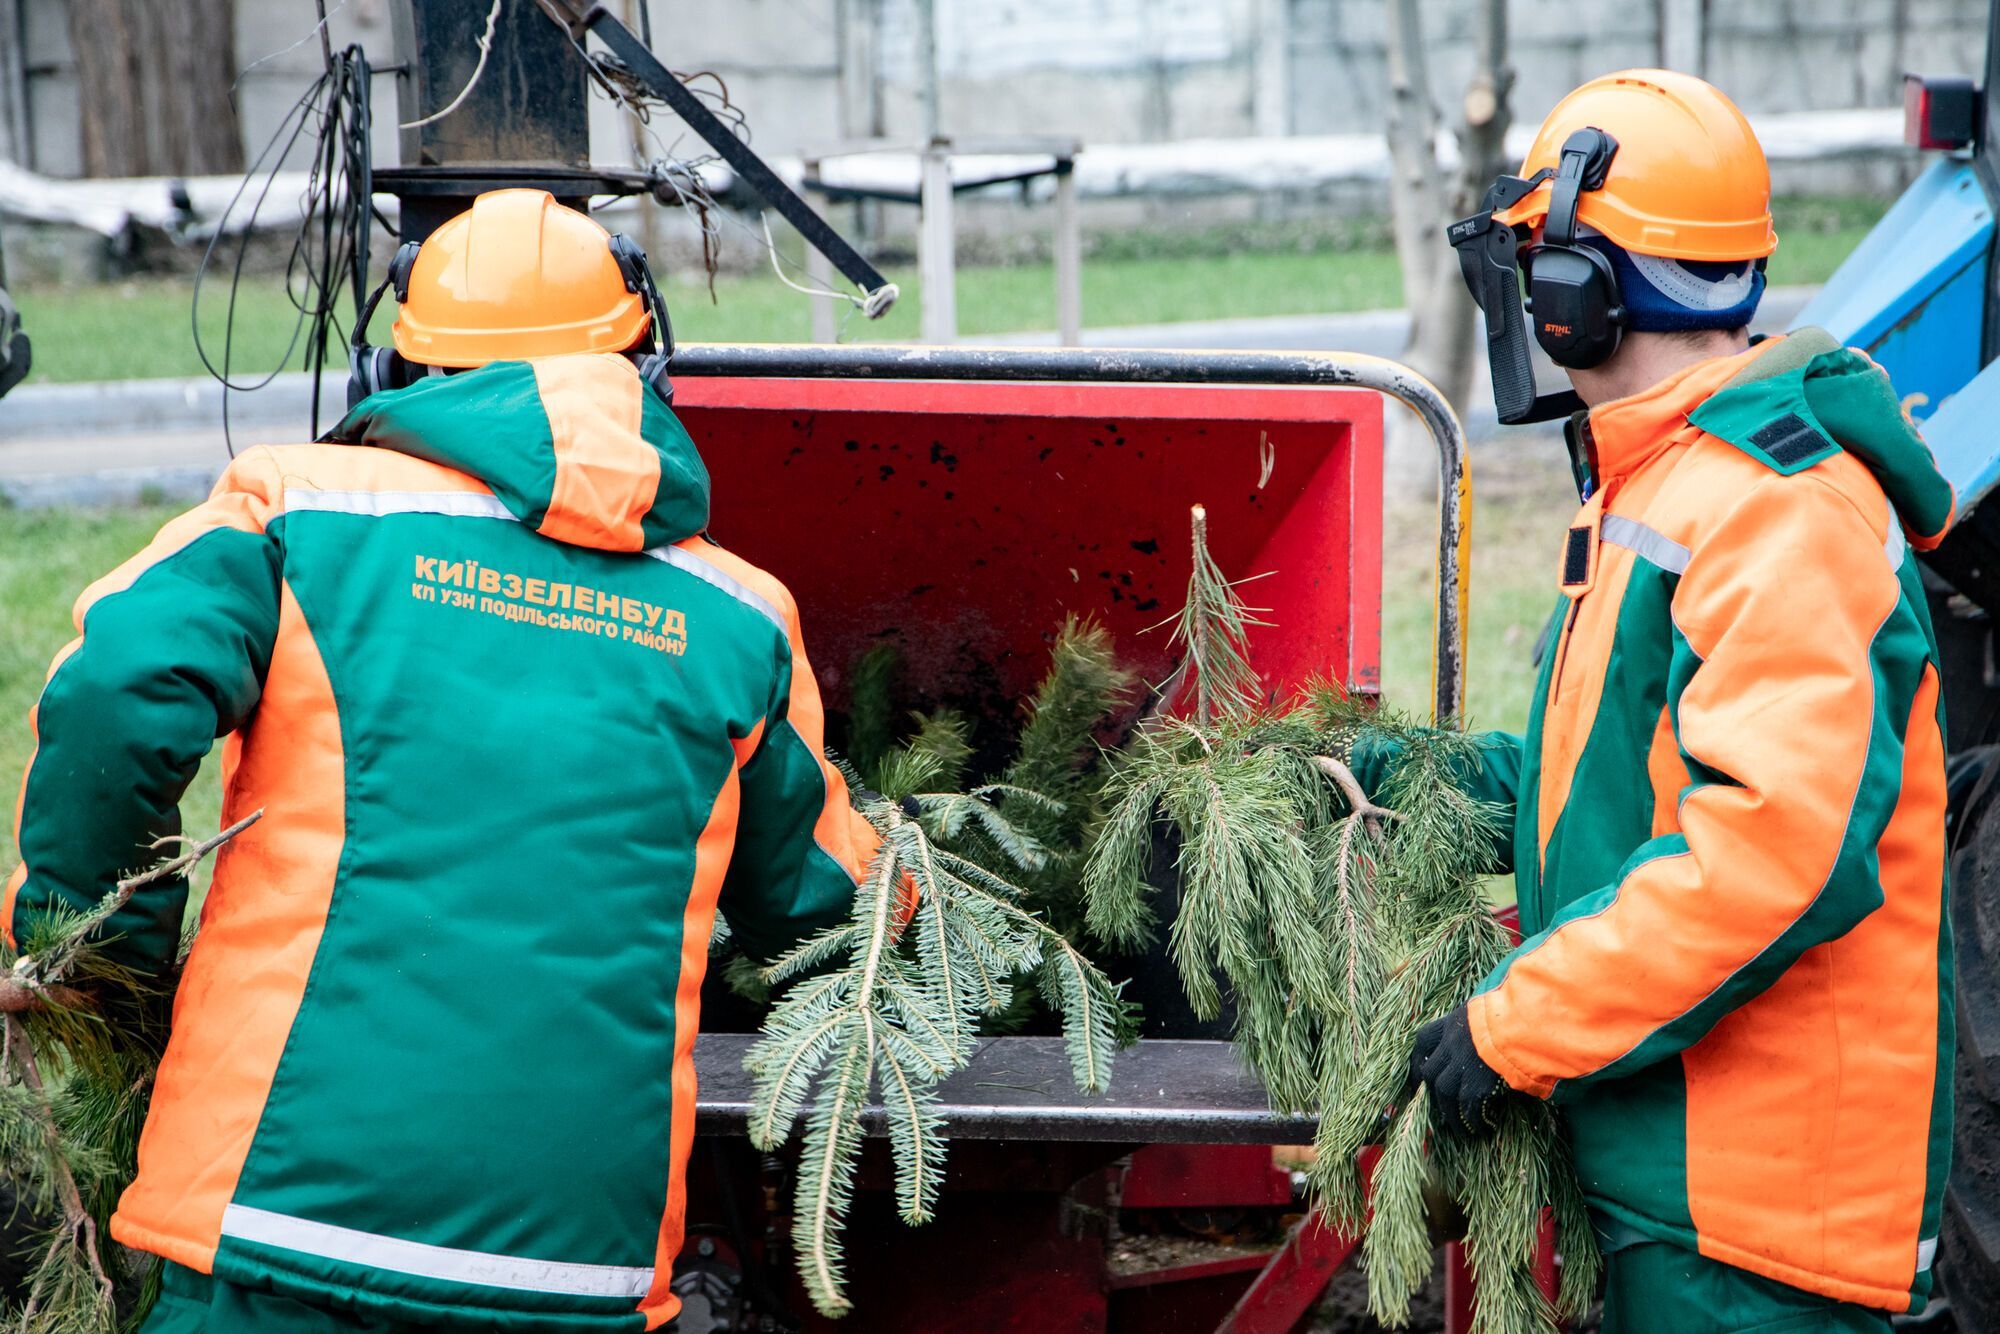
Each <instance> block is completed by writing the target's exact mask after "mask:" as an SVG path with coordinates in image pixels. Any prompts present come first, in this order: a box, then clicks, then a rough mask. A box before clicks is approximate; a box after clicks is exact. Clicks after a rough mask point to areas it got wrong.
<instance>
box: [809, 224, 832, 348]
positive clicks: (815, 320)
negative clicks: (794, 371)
mask: <svg viewBox="0 0 2000 1334" xmlns="http://www.w3.org/2000/svg"><path fill="white" fill-rule="evenodd" d="M806 277H807V279H808V280H810V285H811V286H813V287H824V288H830V287H832V286H833V285H834V279H833V262H832V261H831V260H829V259H828V258H827V257H826V256H825V255H822V254H820V253H819V247H818V246H811V245H809V246H807V247H806ZM833 302H834V299H833V298H832V297H830V296H813V297H808V298H807V299H806V304H807V305H809V306H810V307H811V308H812V340H813V341H814V342H815V343H834V342H838V341H840V329H839V326H838V324H837V322H836V320H835V318H834V309H833Z"/></svg>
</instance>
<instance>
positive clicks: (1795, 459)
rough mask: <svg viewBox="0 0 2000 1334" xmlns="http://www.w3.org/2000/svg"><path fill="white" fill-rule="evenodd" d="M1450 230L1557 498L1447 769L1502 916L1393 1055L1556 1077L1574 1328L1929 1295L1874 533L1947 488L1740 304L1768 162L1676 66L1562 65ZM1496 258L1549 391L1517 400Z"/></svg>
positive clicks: (1913, 728)
mask: <svg viewBox="0 0 2000 1334" xmlns="http://www.w3.org/2000/svg"><path fill="white" fill-rule="evenodd" d="M1450 239H1451V240H1452V242H1453V243H1454V244H1455V245H1456V246H1457V247H1458V250H1459V255H1460V258H1461V261H1462V263H1463V267H1464V269H1465V274H1466V278H1467V281H1468V282H1469V283H1470V284H1471V286H1472V290H1473V292H1474V295H1475V297H1477V298H1478V300H1479V302H1480V304H1481V306H1482V307H1483V309H1484V311H1485V314H1486V318H1487V323H1488V330H1489V339H1490V341H1489V349H1490V352H1491V359H1492V362H1493V372H1494V393H1495V398H1496V402H1497V403H1498V406H1499V408H1500V413H1501V417H1502V419H1503V420H1507V421H1532V420H1548V419H1552V418H1554V417H1557V416H1562V415H1565V414H1567V425H1566V427H1565V430H1566V434H1567V439H1568V443H1569V447H1570V452H1571V456H1572V458H1573V460H1574V463H1575V471H1576V479H1577V484H1578V491H1579V496H1580V507H1579V508H1578V510H1577V512H1576V516H1575V517H1574V518H1573V519H1572V520H1571V521H1570V522H1569V524H1568V526H1567V530H1566V531H1565V532H1564V533H1563V534H1561V541H1560V543H1559V544H1558V546H1559V550H1558V552H1557V553H1556V557H1557V559H1556V561H1555V569H1554V571H1553V573H1554V575H1555V582H1556V583H1557V584H1558V585H1559V587H1560V593H1559V595H1558V598H1557V607H1556V619H1555V624H1554V626H1553V627H1552V634H1551V636H1550V639H1549V643H1548V648H1547V650H1546V652H1545V654H1544V656H1543V658H1542V661H1541V665H1540V668H1539V671H1540V679H1539V682H1538V685H1537V688H1536V694H1535V704H1534V706H1533V709H1532V712H1531V715H1530V717H1531V721H1530V724H1529V730H1528V734H1527V736H1526V737H1525V738H1521V737H1512V736H1501V735H1493V736H1489V737H1488V738H1487V751H1486V754H1487V761H1486V764H1485V765H1484V767H1483V770H1482V772H1481V773H1480V774H1479V775H1478V777H1477V779H1476V781H1475V786H1476V787H1477V788H1478V789H1479V790H1480V791H1481V793H1482V795H1485V796H1489V797H1491V798H1493V799H1495V800H1497V801H1500V802H1503V803H1505V805H1506V806H1507V807H1508V808H1509V809H1510V810H1511V811H1512V812H1513V815H1514V838H1513V846H1512V855H1511V860H1512V863H1513V866H1512V869H1513V870H1514V872H1515V874H1516V876H1517V879H1518V885H1519V902H1520V910H1521V922H1522V933H1523V937H1524V938H1523V940H1522V942H1521V945H1520V947H1519V948H1518V949H1516V950H1515V951H1514V952H1513V953H1512V954H1510V955H1509V956H1508V957H1507V958H1506V960H1505V961H1504V962H1503V963H1502V964H1501V965H1500V966H1499V967H1498V968H1497V969H1496V970H1495V971H1494V972H1493V974H1492V975H1491V976H1490V977H1488V978H1487V979H1486V980H1485V981H1484V983H1483V984H1482V985H1481V986H1480V988H1479V990H1478V994H1477V995H1475V996H1474V997H1473V999H1472V1000H1471V1001H1470V1003H1469V1004H1467V1005H1465V1006H1463V1007H1461V1008H1460V1009H1459V1010H1457V1011H1456V1012H1454V1013H1453V1014H1451V1015H1449V1016H1447V1017H1445V1018H1444V1019H1441V1020H1439V1021H1437V1022H1436V1023H1434V1024H1432V1025H1430V1026H1429V1027H1428V1028H1426V1029H1425V1030H1424V1032H1423V1034H1422V1035H1421V1036H1420V1038H1419V1040H1418V1044H1417V1050H1416V1052H1415V1055H1414V1060H1413V1072H1414V1074H1415V1076H1416V1077H1417V1078H1420V1079H1422V1080H1424V1081H1425V1082H1427V1083H1428V1084H1429V1085H1430V1086H1431V1089H1432V1092H1433V1094H1434V1096H1435V1098H1436V1099H1437V1105H1438V1107H1439V1109H1440V1115H1441V1117H1442V1118H1443V1119H1444V1120H1445V1121H1446V1122H1447V1123H1458V1124H1462V1125H1463V1126H1464V1127H1465V1128H1466V1129H1467V1130H1469V1131H1473V1132H1477V1131H1478V1130H1480V1129H1482V1128H1483V1127H1484V1126H1485V1124H1486V1120H1487V1117H1488V1115H1489V1113H1490V1112H1491V1110H1492V1107H1493V1104H1494V1103H1495V1102H1496V1100H1498V1099H1501V1098H1505V1097H1510V1096H1526V1097H1535V1098H1549V1099H1553V1100H1554V1101H1555V1102H1556V1103H1557V1104H1558V1105H1559V1106H1560V1108H1561V1109H1562V1111H1563V1113H1564V1115H1565V1123H1566V1125H1567V1127H1568V1133H1569V1135H1570V1137H1571V1140H1572V1143H1573V1146H1574V1149H1575V1157H1576V1163H1577V1167H1578V1170H1579V1173H1580V1176H1581V1180H1582V1183H1583V1188H1584V1190H1585V1192H1586V1194H1587V1196H1588V1198H1589V1201H1590V1204H1591V1206H1592V1208H1593V1210H1594V1211H1595V1214H1596V1218H1597V1221H1598V1224H1599V1231H1600V1235H1601V1237H1602V1240H1603V1244H1604V1249H1605V1251H1606V1252H1607V1274H1608V1277H1607V1287H1606V1304H1605V1324H1604V1328H1605V1330H1606V1331H1607V1334H1635V1332H1637V1331H1647V1332H1648V1334H1655V1332H1656V1334H1722V1332H1724V1331H1730V1332H1735V1331H1749V1330H1773V1331H1775V1330H1780V1329H1782V1330H1786V1331H1794V1330H1886V1329H1887V1328H1888V1324H1889V1314H1890V1313H1891V1312H1902V1311H1905V1310H1912V1309H1918V1308H1921V1307H1922V1306H1923V1305H1924V1304H1925V1301H1926V1298H1927V1295H1928V1293H1929V1290H1930V1286H1931V1273H1930V1269H1931V1260H1932V1256H1933V1254H1934V1252H1935V1249H1936V1238H1937V1235H1938V1218H1939V1207H1940V1200H1941V1196H1942V1193H1943V1188H1944V1178H1945V1171H1946V1166H1947V1158H1948V1155H1949V1150H1950V1129H1951V1080H1952V1041H1953V1038H1952V1034H1953V1015H1952V987H1951V949H1950V940H1949V929H1948V926H1947V923H1946V918H1945V915H1944V912H1943V907H1944V895H1945V773H1944V744H1943V740H1942V736H1943V726H1942V711H1941V704H1940V699H1939V688H1938V651H1937V645H1936V642H1935V640H1934V638H1933V636H1932V632H1931V626H1930V620H1929V616H1928V613H1927V610H1926V604H1925V599H1924V592H1923V587H1922V582H1921V578H1920V575H1919V571H1918V566H1917V562H1916V561H1915V560H1914V559H1912V558H1911V555H1910V552H1911V549H1912V548H1913V547H1914V548H1916V549H1919V550H1923V549H1928V548H1930V547H1932V546H1935V545H1936V544H1937V542H1938V541H1939V540H1940V539H1941V538H1942V536H1943V535H1944V531H1945V529H1946V527H1947V526H1948V525H1949V523H1950V522H1951V518H1952V511H1953V496H1952V491H1951V487H1950V485H1949V483H1947V482H1946V481H1945V479H1944V478H1943V477H1942V476H1941V475H1940V474H1939V472H1938V470H1937V469H1936V467H1935V466H1934V465H1933V463H1932V459H1931V456H1930V453H1929V451H1928V450H1927V449H1926V447H1925V445H1924V442H1923V440H1922V439H1921V438H1920V437H1919V436H1918V434H1917V431H1916V429H1915V427H1914V426H1913V425H1912V424H1911V422H1910V420H1909V418H1908V417H1907V416H1906V415H1905V414H1904V413H1903V412H1902V411H1901V409H1900V406H1899V403H1898V400H1897V396H1896V392H1895V390H1894V389H1892V388H1891V387H1890V384H1889V380H1888V377H1887V376H1886V375H1885V374H1884V373H1883V372H1882V370H1881V368H1879V367H1878V366H1876V365H1875V364H1874V363H1873V362H1871V361H1870V360H1869V359H1868V358H1867V357H1866V356H1864V355H1862V354H1861V353H1860V352H1857V351H1853V350H1851V349H1845V348H1842V347H1840V346H1839V345H1838V344H1836V343H1835V342H1834V341H1833V340H1832V339H1831V338H1829V337H1828V336H1827V335H1826V334H1824V333H1821V332H1819V331H1817V330H1811V329H1807V330H1801V331H1798V332H1795V333H1792V334H1791V335H1789V336H1786V337H1782V338H1768V339H1763V340H1760V341H1757V342H1755V343H1754V344H1753V343H1752V342H1751V340H1750V339H1749V338H1748V337H1747V335H1746V329H1745V326H1746V325H1747V324H1748V323H1749V321H1750V317H1751V315H1752V313H1753V312H1754V310H1755V309H1756V305H1757V300H1758V297H1759V295H1760V294H1761V292H1762V290H1763V285H1764V275H1763V272H1762V267H1763V260H1764V257H1766V256H1768V255H1769V254H1771V252H1772V251H1773V250H1774V249H1775V248H1776V246H1777V243H1778V242H1777V237H1776V236H1775V234H1774V233H1773V231H1772V227H1771V214H1770V175H1769V170H1768V168H1767V166H1766V164H1765V160H1764V155H1763V152H1762V150H1761V149H1760V148H1759V146H1758V144H1757V140H1756V138H1755V136H1754V135H1753V134H1752V132H1751V129H1750V126H1749V124H1748V123H1747V122H1746V121H1745V120H1744V118H1743V116H1742V114H1741V113H1740V112H1739V111H1738V110H1737V109H1736V107H1735V106H1734V105H1732V104H1731V103H1730V101H1729V100H1728V99H1727V98H1726V97H1724V96H1723V95H1722V93H1720V92H1719V91H1717V90H1716V89H1715V88H1713V87H1711V86H1710V85H1708V84H1706V83H1704V82H1702V81H1701V80H1699V79H1695V78H1690V77H1687V76H1685V75H1678V74H1670V73H1666V72H1664V71H1657V70H1634V71H1628V72H1626V73H1622V74H1616V75H1611V76H1609V77H1606V78H1601V79H1595V80H1593V81H1591V82H1590V83H1588V84H1585V85H1584V86H1583V87H1582V88H1579V89H1578V90H1577V91H1575V92H1574V93H1572V94H1570V95H1569V96H1568V97H1567V98H1565V99H1564V100H1563V101H1562V102H1561V103H1560V104H1558V105H1557V107H1556V108H1555V110H1554V111H1553V112H1551V113H1550V115H1549V118H1548V120H1547V121H1546V122H1545V123H1544V124H1543V126H1542V128H1541V131H1540V133H1539V135H1538V136H1537V138H1536V140H1535V143H1534V147H1533V149H1532V150H1531V151H1530V153H1529V155H1528V159H1527V163H1526V165H1525V167H1524V168H1523V170H1522V174H1521V176H1519V177H1502V178H1501V179H1500V180H1499V181H1498V182H1496V184H1495V186H1494V188H1493V191H1492V192H1491V193H1490V194H1489V196H1488V200H1487V207H1486V209H1485V210H1484V211H1482V212H1481V213H1479V214H1476V215H1475V216H1473V217H1471V218H1468V219H1466V220H1464V221H1463V222H1461V223H1458V224H1455V225H1454V226H1453V228H1452V229H1451V236H1450ZM1517 270H1518V271H1519V273H1520V274H1521V275H1522V276H1523V277H1524V278H1525V280H1526V281H1525V286H1526V289H1527V300H1528V302H1529V309H1528V312H1527V316H1528V320H1529V321H1531V322H1532V324H1533V326H1534V330H1533V332H1534V336H1535V338H1536V339H1537V341H1538V342H1539V343H1540V344H1541V346H1542V347H1543V348H1544V349H1545V350H1546V351H1547V352H1548V353H1549V354H1550V356H1551V357H1552V358H1553V359H1554V360H1555V361H1556V362H1557V363H1558V364H1559V365H1561V366H1563V367H1564V368H1565V369H1566V371H1567V372H1568V376H1569V379H1570V383H1571V385H1572V387H1573V390H1574V394H1573V395H1549V396H1544V397H1539V398H1538V397H1537V396H1536V394H1535V389H1534V384H1533V382H1532V379H1530V378H1528V375H1529V372H1528V347H1527V341H1526V340H1527V336H1528V332H1527V329H1526V327H1525V325H1524V321H1523V312H1522V294H1521V289H1520V287H1518V286H1517V279H1516V272H1517ZM1496 869H1501V868H1496Z"/></svg>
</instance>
